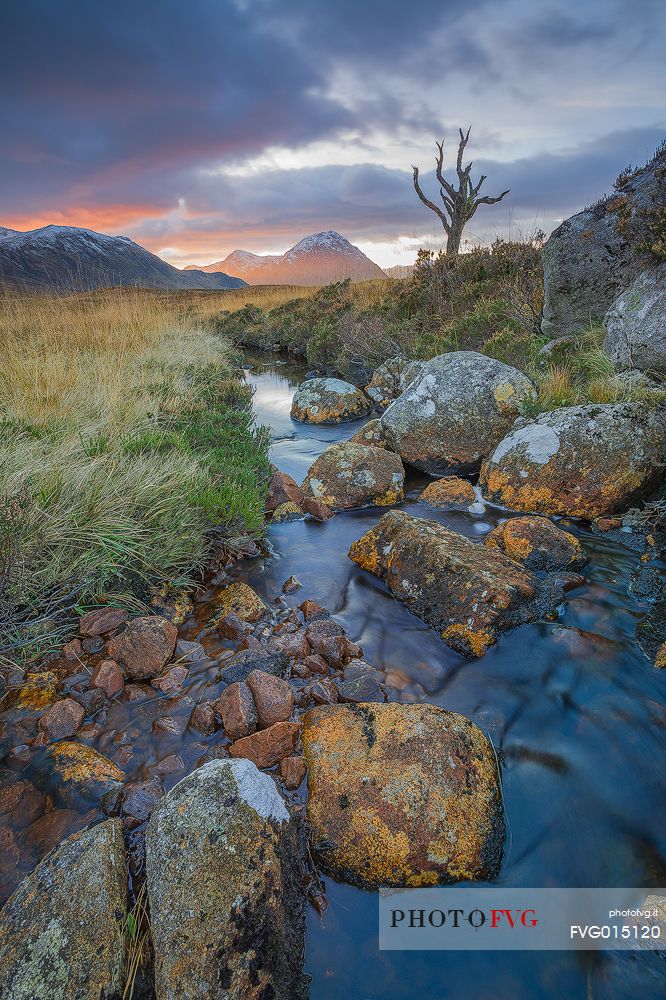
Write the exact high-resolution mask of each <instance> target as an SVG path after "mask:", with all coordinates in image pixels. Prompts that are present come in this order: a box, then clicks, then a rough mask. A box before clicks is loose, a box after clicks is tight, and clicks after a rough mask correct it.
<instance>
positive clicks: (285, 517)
mask: <svg viewBox="0 0 666 1000" xmlns="http://www.w3.org/2000/svg"><path fill="white" fill-rule="evenodd" d="M306 516H307V515H306V513H305V511H304V510H303V508H302V507H299V506H298V504H295V503H281V504H280V506H279V507H276V508H275V510H274V511H273V517H272V518H271V520H272V521H274V522H275V524H289V523H290V522H291V521H304V520H305V518H306Z"/></svg>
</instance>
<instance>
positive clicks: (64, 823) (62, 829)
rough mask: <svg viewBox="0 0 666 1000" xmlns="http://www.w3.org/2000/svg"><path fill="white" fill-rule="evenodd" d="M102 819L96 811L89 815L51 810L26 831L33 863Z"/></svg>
mask: <svg viewBox="0 0 666 1000" xmlns="http://www.w3.org/2000/svg"><path fill="white" fill-rule="evenodd" d="M99 818H100V814H99V812H98V811H97V810H96V809H91V810H90V811H89V812H87V813H79V812H76V810H75V809H51V810H50V812H47V813H45V814H44V815H43V816H42V817H41V818H40V819H38V820H35V822H34V823H32V825H31V826H29V827H28V829H27V830H26V831H25V847H26V850H27V852H28V855H29V857H30V858H31V859H32V861H33V863H36V862H37V861H39V859H40V858H43V857H44V856H45V855H46V854H48V853H49V851H52V850H53V848H54V847H57V846H58V844H60V843H62V841H63V840H65V838H66V837H71V835H72V834H73V833H78V832H79V830H83V829H84V828H85V827H87V826H89V825H90V824H91V823H92V822H94V821H95V820H98V819H99Z"/></svg>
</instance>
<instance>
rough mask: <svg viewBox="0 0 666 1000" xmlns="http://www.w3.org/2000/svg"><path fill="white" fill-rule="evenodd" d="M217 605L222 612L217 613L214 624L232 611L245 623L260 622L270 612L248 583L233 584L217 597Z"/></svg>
mask: <svg viewBox="0 0 666 1000" xmlns="http://www.w3.org/2000/svg"><path fill="white" fill-rule="evenodd" d="M217 604H218V606H219V609H220V610H219V611H217V612H216V613H215V617H214V618H213V620H212V624H215V622H216V621H217V620H218V619H219V618H224V616H225V615H228V614H229V613H230V612H231V611H233V612H235V614H237V615H238V617H239V618H242V619H243V621H246V622H258V621H259V619H260V618H262V617H263V616H264V615H265V614H266V612H267V611H268V608H267V606H266V605H265V604H264V602H263V601H262V599H261V598H260V597H259V595H258V594H255V592H254V591H253V590H252V587H248V585H247V584H246V583H232V584H231V585H230V586H229V587H225V589H224V590H223V591H221V593H219V594H218V595H217Z"/></svg>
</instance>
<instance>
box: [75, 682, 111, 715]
mask: <svg viewBox="0 0 666 1000" xmlns="http://www.w3.org/2000/svg"><path fill="white" fill-rule="evenodd" d="M72 698H73V699H74V700H75V701H78V703H79V705H81V707H82V708H83V711H84V713H85V715H86V716H92V715H96V714H97V712H99V710H100V709H101V708H102V707H103V706H104V705H105V704H106V694H105V692H104V691H103V690H102V688H89V689H88V690H87V691H76V690H75V691H72Z"/></svg>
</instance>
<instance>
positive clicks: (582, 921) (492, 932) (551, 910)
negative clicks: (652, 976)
mask: <svg viewBox="0 0 666 1000" xmlns="http://www.w3.org/2000/svg"><path fill="white" fill-rule="evenodd" d="M665 944H666V890H663V889H649V890H648V889H633V888H632V889H551V888H548V889H543V888H535V889H510V888H509V889H507V888H502V887H489V886H480V887H477V886H468V887H462V888H461V887H458V886H454V887H449V888H446V887H442V888H428V889H383V890H381V891H380V894H379V947H380V949H385V950H406V951H432V950H444V951H446V950H450V951H472V950H474V951H484V950H485V951H569V950H578V951H590V950H600V949H604V950H607V949H615V950H627V949H633V950H644V949H662V948H664V946H665Z"/></svg>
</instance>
